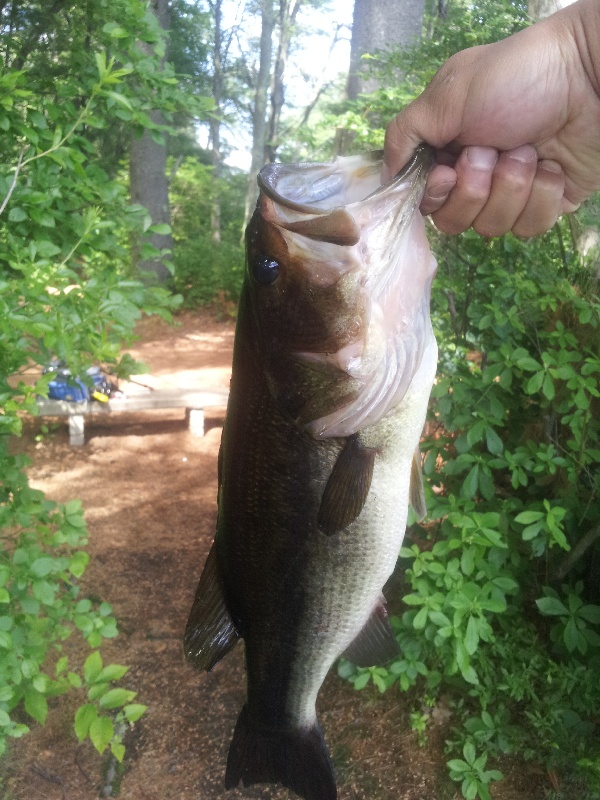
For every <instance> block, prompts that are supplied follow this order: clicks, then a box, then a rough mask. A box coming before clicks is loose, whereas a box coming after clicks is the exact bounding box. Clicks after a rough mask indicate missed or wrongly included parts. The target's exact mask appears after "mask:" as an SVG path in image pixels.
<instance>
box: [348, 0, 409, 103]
mask: <svg viewBox="0 0 600 800" xmlns="http://www.w3.org/2000/svg"><path fill="white" fill-rule="evenodd" d="M424 10H425V0H401V2H399V0H354V14H353V21H352V42H351V45H350V73H349V75H348V85H347V94H348V98H349V99H350V100H355V99H356V98H357V97H358V95H359V94H361V93H362V92H373V91H375V89H377V88H378V85H377V82H376V81H374V80H373V79H372V78H368V77H366V76H365V75H364V71H365V64H364V62H363V61H362V60H361V59H362V56H364V55H365V54H366V53H375V52H377V50H388V49H390V48H392V47H393V48H398V47H409V46H410V45H412V44H414V43H415V42H416V41H417V40H418V38H419V37H420V35H421V29H422V26H423V13H424Z"/></svg>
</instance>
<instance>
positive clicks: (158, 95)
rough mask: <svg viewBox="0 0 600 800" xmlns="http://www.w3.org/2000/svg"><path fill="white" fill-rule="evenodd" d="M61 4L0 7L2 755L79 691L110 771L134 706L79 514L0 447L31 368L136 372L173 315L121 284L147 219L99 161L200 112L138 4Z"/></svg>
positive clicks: (133, 283)
mask: <svg viewBox="0 0 600 800" xmlns="http://www.w3.org/2000/svg"><path fill="white" fill-rule="evenodd" d="M63 5H65V4H63ZM68 5H69V6H70V8H69V9H68V11H69V13H64V14H58V13H57V14H56V15H52V16H50V15H48V14H47V13H46V9H45V7H44V4H43V3H36V2H13V3H10V4H4V6H3V12H4V16H3V18H2V23H3V29H2V36H1V37H0V50H1V51H2V58H3V69H2V71H1V72H0V130H1V131H2V137H1V138H0V528H1V531H2V535H1V538H0V755H1V754H2V753H4V751H5V749H6V746H7V741H8V739H9V738H10V737H20V736H22V735H24V734H25V733H26V732H27V731H28V729H29V728H28V725H27V724H25V723H24V722H23V720H24V719H28V718H29V719H31V720H32V721H36V722H38V723H44V721H45V719H46V715H47V713H48V707H49V704H48V701H49V699H50V698H52V697H55V696H57V695H61V694H64V693H65V692H67V691H78V692H80V693H83V699H84V700H85V702H84V703H83V704H82V705H81V706H80V708H79V710H78V712H77V716H76V718H75V733H76V735H77V736H78V738H79V739H80V740H83V739H84V738H87V737H89V739H90V740H91V741H92V743H93V745H94V746H95V747H96V749H97V750H98V751H99V752H101V753H102V752H104V751H105V750H106V749H107V748H109V749H110V751H111V752H112V756H113V757H114V758H116V759H117V760H119V761H120V760H121V759H122V758H123V755H124V745H123V742H122V735H123V733H124V731H125V730H126V728H127V726H128V725H129V724H132V723H133V722H134V721H135V720H136V719H138V718H139V717H140V716H141V714H142V713H143V711H144V706H143V705H141V704H138V703H134V702H132V701H133V700H134V697H135V692H133V691H130V690H125V689H123V688H120V687H119V686H118V685H116V683H117V682H118V681H119V680H120V679H121V678H122V677H123V676H124V674H125V673H126V671H127V667H125V666H121V665H116V664H113V665H106V666H105V665H103V664H102V658H101V655H100V653H99V652H98V650H97V648H98V647H99V646H100V645H101V642H102V640H103V639H104V638H106V637H109V638H112V637H115V636H116V635H117V626H116V621H115V619H114V617H113V616H112V611H111V608H110V606H109V605H108V604H107V603H103V602H94V601H92V600H91V599H89V598H87V597H82V596H81V595H80V589H79V583H78V581H79V579H80V578H81V576H82V575H83V574H84V572H85V569H86V565H87V562H88V555H87V552H86V549H85V547H86V544H87V531H86V525H85V521H84V519H83V510H82V508H81V504H80V503H79V501H77V500H73V501H71V502H69V503H67V504H66V505H57V504H56V503H53V502H51V501H49V500H47V499H46V498H45V497H44V495H43V494H42V493H41V492H39V491H37V490H34V489H32V488H31V487H30V486H29V484H28V481H27V477H26V473H25V468H26V466H27V462H26V460H25V459H24V458H23V457H21V456H17V457H15V456H13V455H11V452H10V447H9V436H10V435H18V434H19V433H20V431H21V412H22V411H24V410H26V411H29V412H32V413H35V409H36V406H35V402H34V398H35V395H36V394H42V395H43V394H45V393H46V391H47V381H48V376H46V377H43V378H41V379H40V380H38V382H37V384H36V385H35V386H32V385H30V383H29V382H27V381H26V380H24V377H25V375H26V373H30V372H31V371H32V368H33V367H34V366H35V365H36V364H37V365H40V366H43V365H46V364H47V363H48V362H49V361H50V359H51V358H52V357H58V358H61V359H63V360H64V361H65V362H66V363H67V364H68V365H69V367H70V368H71V370H72V371H73V373H74V374H82V373H83V372H84V370H85V368H86V367H87V366H89V365H90V364H92V363H100V364H102V365H104V366H106V367H108V368H110V370H111V371H113V372H114V373H115V374H117V375H125V374H127V373H129V372H131V371H132V370H133V369H135V365H134V363H133V362H132V360H131V359H130V358H129V357H122V356H121V350H122V347H123V344H124V343H126V342H128V341H130V340H131V338H132V336H133V328H134V325H135V323H136V322H137V320H139V319H140V317H141V316H142V314H143V313H147V314H148V313H150V314H152V313H155V314H160V315H162V316H164V317H167V318H168V317H169V316H170V312H171V310H173V309H174V308H176V307H177V305H178V303H179V301H180V298H177V297H176V296H173V295H172V294H170V293H169V292H168V291H166V290H165V289H159V288H156V287H152V286H149V285H145V284H144V283H142V282H140V281H139V280H138V279H137V278H136V277H135V276H133V275H132V274H131V269H130V257H129V241H130V237H131V236H132V235H134V234H137V235H142V234H143V232H144V231H145V230H147V229H148V227H149V225H150V221H149V219H148V218H147V214H146V211H145V209H143V208H141V207H133V206H131V205H130V203H129V201H128V198H127V190H126V187H125V186H124V185H123V184H122V183H121V182H119V181H117V180H116V179H115V178H116V175H117V172H118V169H117V165H118V158H119V153H118V152H117V154H116V158H115V156H114V152H113V161H112V163H109V162H108V161H107V160H106V159H105V157H104V156H105V153H106V151H107V149H110V139H111V136H112V135H113V133H114V131H115V130H117V129H118V130H120V131H121V134H122V135H124V134H125V132H126V133H127V136H128V137H131V136H134V135H136V134H138V133H139V132H140V131H141V130H143V129H150V130H151V131H152V133H153V135H155V136H157V137H159V138H160V137H161V136H163V129H161V128H159V127H158V126H155V125H153V124H152V122H151V121H150V118H149V116H148V113H147V112H148V110H149V109H151V108H154V107H156V106H157V105H159V106H161V107H162V108H163V111H164V113H165V115H166V117H167V119H169V118H172V117H173V115H174V114H176V113H182V112H183V111H184V110H186V109H188V108H189V111H190V112H191V111H192V110H196V111H197V109H198V103H196V104H195V105H194V103H192V102H191V101H188V99H187V98H186V96H185V95H183V94H182V92H181V91H180V89H179V88H178V82H177V79H176V78H175V77H174V75H173V73H172V71H170V70H169V69H168V68H167V69H161V68H160V60H161V55H162V54H163V52H164V41H163V36H162V34H161V32H160V31H159V29H158V27H157V25H156V22H155V20H154V17H153V16H152V15H151V14H149V13H148V12H147V10H146V5H145V3H143V2H141V1H140V0H102V2H99V3H83V4H80V3H75V2H72V3H69V4H68ZM63 10H64V9H63ZM40 30H43V31H44V34H45V42H46V47H45V48H39V47H37V46H36V45H37V42H38V39H39V35H40ZM140 41H143V42H145V43H146V44H147V45H148V46H149V47H150V48H151V53H153V54H148V53H143V52H142V51H141V49H140V48H139V42H140ZM34 371H35V370H34ZM37 372H38V374H39V370H38V371H37ZM74 633H77V634H79V635H80V636H81V637H82V638H83V640H85V642H87V644H88V645H89V647H90V648H92V652H91V654H90V655H89V657H88V658H87V660H86V661H85V664H84V665H83V666H81V665H79V666H78V665H72V664H70V663H69V661H68V658H67V656H66V655H65V654H64V652H63V642H64V641H65V640H66V639H67V638H69V637H70V636H72V635H73V634H74ZM50 665H51V666H50ZM23 712H24V713H23Z"/></svg>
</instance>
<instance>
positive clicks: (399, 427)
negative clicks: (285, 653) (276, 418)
mask: <svg viewBox="0 0 600 800" xmlns="http://www.w3.org/2000/svg"><path fill="white" fill-rule="evenodd" d="M436 364H437V344H436V342H435V339H434V338H433V337H431V339H430V342H429V345H428V347H427V350H426V352H425V354H424V357H423V360H422V362H421V366H420V367H419V369H418V371H417V373H416V374H415V377H414V379H413V381H412V383H411V385H410V387H409V389H408V391H407V393H406V395H405V396H404V399H403V400H402V402H401V403H400V404H399V405H398V406H396V408H394V409H393V410H392V411H390V412H389V413H388V414H387V415H386V417H385V418H384V419H382V420H381V421H380V422H379V423H378V424H377V425H375V426H374V427H373V429H372V431H371V433H372V434H373V435H374V436H375V437H376V438H379V437H381V436H383V438H384V439H385V443H386V444H385V454H384V457H383V458H381V459H378V460H377V461H376V463H375V467H374V472H373V479H372V482H371V489H370V492H369V495H368V498H367V501H366V503H365V506H364V508H363V510H362V512H361V514H360V515H359V517H358V518H357V519H356V520H355V521H354V522H353V523H351V525H350V526H349V527H348V528H347V529H346V530H345V531H344V532H343V533H342V534H341V535H340V539H339V546H338V548H337V549H335V548H334V547H332V543H331V540H329V539H325V538H324V539H323V542H322V544H323V546H322V547H321V548H320V549H316V550H315V551H314V552H313V554H312V562H313V566H312V568H311V566H310V565H309V566H308V569H307V573H306V574H307V579H308V580H309V584H308V587H307V588H308V591H307V595H308V597H309V598H310V600H309V607H308V608H307V613H306V618H305V624H304V625H303V627H302V628H301V630H300V631H299V637H298V658H297V659H296V661H295V662H294V663H293V664H291V665H290V667H291V670H292V673H293V677H292V679H291V683H292V684H293V685H294V686H295V690H294V692H293V694H292V695H291V696H290V698H289V703H290V705H293V708H292V707H290V708H289V711H290V716H291V717H293V718H294V719H295V720H296V721H297V722H298V724H299V725H302V726H306V727H311V726H312V725H314V724H315V720H316V712H315V703H316V699H317V694H318V692H319V689H320V687H321V685H322V683H323V681H324V679H325V676H326V675H327V673H328V671H329V669H330V668H331V666H332V664H333V663H334V662H335V661H336V659H337V658H338V657H339V656H340V655H341V654H342V653H343V652H344V651H345V650H346V648H347V647H348V646H349V645H350V644H351V642H353V641H354V639H355V638H356V636H357V635H358V634H359V633H360V631H361V630H362V629H363V627H364V625H365V624H366V623H367V621H368V619H369V617H370V616H371V613H372V612H373V610H374V609H375V608H376V606H377V605H378V604H379V603H380V601H381V590H382V587H383V586H384V584H385V583H386V581H387V580H388V578H389V577H390V575H391V574H392V572H393V570H394V566H395V564H396V561H397V558H398V553H399V551H400V547H401V545H402V540H403V539H404V533H405V528H406V518H407V514H408V505H409V488H410V474H411V464H412V459H413V455H414V451H415V448H416V447H417V446H418V443H419V439H420V437H421V433H422V430H423V426H424V424H425V415H426V411H427V401H428V398H429V393H430V391H431V385H432V383H433V379H434V376H435V370H436ZM365 433H367V434H368V433H369V432H368V431H365ZM332 587H335V589H334V591H331V589H332Z"/></svg>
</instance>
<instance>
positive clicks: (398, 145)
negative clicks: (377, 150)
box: [381, 101, 426, 183]
mask: <svg viewBox="0 0 600 800" xmlns="http://www.w3.org/2000/svg"><path fill="white" fill-rule="evenodd" d="M416 103H417V101H413V102H412V103H410V105H408V106H406V108H405V109H403V110H402V111H401V112H400V113H399V114H397V115H396V116H395V117H394V118H393V120H392V121H391V122H390V123H389V125H388V126H387V128H386V131H385V143H384V146H383V169H382V173H381V180H382V182H383V183H387V182H388V181H390V180H391V179H392V178H393V177H394V175H397V174H398V172H400V170H401V169H402V167H403V166H404V165H405V164H406V163H407V162H408V160H409V159H410V157H411V156H412V154H413V153H414V151H415V150H416V148H417V147H418V146H419V145H420V144H421V143H422V142H424V141H426V139H425V137H424V136H423V135H422V134H421V131H420V127H418V125H417V121H418V118H419V114H418V111H417V110H416V109H415V106H416Z"/></svg>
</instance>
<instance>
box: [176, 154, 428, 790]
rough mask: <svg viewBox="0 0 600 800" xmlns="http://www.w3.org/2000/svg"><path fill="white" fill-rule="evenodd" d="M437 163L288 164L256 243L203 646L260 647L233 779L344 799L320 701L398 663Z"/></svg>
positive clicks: (207, 574)
mask: <svg viewBox="0 0 600 800" xmlns="http://www.w3.org/2000/svg"><path fill="white" fill-rule="evenodd" d="M431 163H432V154H431V151H430V150H429V149H428V148H427V147H426V146H422V147H420V148H418V149H417V151H416V152H415V154H414V156H413V158H412V159H411V161H410V162H409V163H408V164H407V165H406V167H405V168H403V170H402V171H401V172H400V173H399V174H398V175H397V176H396V177H395V178H394V179H393V180H391V181H390V182H389V183H386V184H384V185H381V182H380V174H381V166H382V160H381V153H376V154H365V155H359V156H346V157H338V158H337V159H336V160H335V161H333V162H331V163H323V164H315V163H307V164H269V165H267V166H265V167H264V168H263V169H262V170H261V172H260V173H259V176H258V184H259V190H260V191H259V199H258V202H257V206H256V210H255V212H254V215H253V217H252V219H251V220H250V222H249V224H248V227H247V231H246V255H247V257H246V272H245V276H244V283H243V288H242V292H241V298H240V303H239V310H238V318H237V324H236V333H235V340H234V353H233V364H232V377H231V386H230V394H229V403H228V408H227V414H226V419H225V424H224V429H223V435H222V441H221V448H220V453H219V466H218V469H219V479H218V514H217V526H216V534H215V538H214V542H213V544H212V547H211V549H210V552H209V555H208V557H207V560H206V564H205V566H204V570H203V572H202V574H201V577H200V581H199V584H198V588H197V590H196V595H195V599H194V601H193V606H192V609H191V612H190V615H189V619H188V622H187V626H186V631H185V635H184V652H185V655H186V657H187V658H188V660H189V661H190V662H191V663H192V664H193V665H194V666H195V667H197V668H198V669H200V670H206V671H209V670H211V669H212V668H213V667H214V666H215V665H216V664H217V663H218V662H219V661H220V660H221V659H222V658H223V657H224V656H225V655H226V654H227V653H228V652H229V651H230V650H231V649H232V648H233V647H234V646H235V644H236V643H237V642H238V640H239V639H243V640H244V647H245V667H246V679H247V695H246V703H245V705H244V706H243V708H242V710H241V712H240V715H239V718H238V720H237V724H236V726H235V730H234V734H233V739H232V742H231V745H230V748H229V754H228V758H227V766H226V771H225V786H226V788H233V787H236V786H238V785H239V784H240V783H241V784H243V785H245V786H249V785H252V784H255V783H280V784H282V785H283V786H285V787H287V788H288V789H291V790H292V791H293V792H295V793H296V794H297V795H298V796H300V797H302V798H304V800H335V798H336V797H337V789H336V781H335V776H334V770H333V767H332V762H331V759H330V756H329V753H328V749H327V746H326V744H325V741H324V737H323V733H322V731H321V728H320V726H319V722H318V720H317V715H316V710H315V704H316V700H317V695H318V693H319V690H320V687H321V685H322V683H323V681H324V679H325V676H326V675H327V673H328V671H329V669H330V668H331V667H332V665H333V664H334V663H335V662H336V660H337V659H338V658H339V657H340V656H342V655H343V656H344V657H346V658H347V659H349V660H350V661H352V662H353V663H355V664H357V665H359V666H372V665H376V664H385V663H388V662H389V661H390V660H391V659H392V658H394V657H395V656H396V655H397V654H398V652H399V648H398V643H397V641H396V638H395V637H394V635H393V631H392V628H391V625H390V621H389V618H388V615H387V612H386V608H385V599H384V597H383V586H384V584H385V582H386V581H387V579H388V578H389V576H390V575H391V573H392V571H393V570H394V567H395V564H396V561H397V558H398V554H399V551H400V546H401V544H402V539H403V537H404V533H405V529H406V521H407V514H408V506H409V503H410V504H412V506H413V507H414V509H415V512H416V513H417V515H418V516H419V517H421V518H422V516H423V515H424V513H425V509H424V502H425V501H424V493H423V482H422V473H421V468H420V464H421V461H420V454H419V441H420V438H421V435H422V431H423V427H424V423H425V417H426V411H427V404H428V400H429V395H430V391H431V388H432V384H433V381H434V377H435V372H436V363H437V345H436V340H435V336H434V333H433V329H432V325H431V320H430V291H431V284H432V280H433V277H434V274H435V271H436V262H435V259H434V257H433V255H432V254H431V251H430V249H429V246H428V243H427V238H426V235H425V227H424V221H423V218H422V216H421V214H420V212H419V203H420V201H421V198H422V195H423V191H424V187H425V182H426V178H427V174H428V170H429V167H430V164H431Z"/></svg>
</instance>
